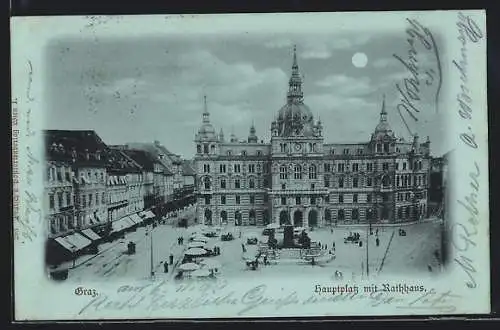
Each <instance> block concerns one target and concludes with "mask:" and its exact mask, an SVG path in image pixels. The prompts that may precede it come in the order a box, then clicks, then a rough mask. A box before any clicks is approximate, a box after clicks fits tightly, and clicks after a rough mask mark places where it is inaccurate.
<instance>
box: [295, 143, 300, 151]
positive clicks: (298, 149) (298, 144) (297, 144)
mask: <svg viewBox="0 0 500 330" xmlns="http://www.w3.org/2000/svg"><path fill="white" fill-rule="evenodd" d="M300 148H301V144H300V143H296V144H295V150H297V151H300Z"/></svg>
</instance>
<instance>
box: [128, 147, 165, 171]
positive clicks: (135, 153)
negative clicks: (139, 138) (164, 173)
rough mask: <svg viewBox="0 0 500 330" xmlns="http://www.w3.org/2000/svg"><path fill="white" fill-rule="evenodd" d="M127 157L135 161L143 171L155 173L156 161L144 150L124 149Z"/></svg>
mask: <svg viewBox="0 0 500 330" xmlns="http://www.w3.org/2000/svg"><path fill="white" fill-rule="evenodd" d="M122 151H123V153H124V154H125V155H127V156H128V157H130V158H131V159H133V160H134V161H135V162H136V163H137V164H139V165H140V166H141V167H142V168H143V169H145V170H147V171H153V169H154V163H155V162H157V161H156V159H155V158H154V157H153V156H152V155H150V154H149V153H148V152H146V151H144V150H138V149H124V150H122Z"/></svg>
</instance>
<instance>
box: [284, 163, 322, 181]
mask: <svg viewBox="0 0 500 330" xmlns="http://www.w3.org/2000/svg"><path fill="white" fill-rule="evenodd" d="M293 173H294V175H293V178H294V179H299V180H300V179H302V174H303V173H302V166H300V165H295V167H294V172H293ZM308 173H309V175H308V176H309V179H310V180H314V179H317V171H316V166H315V165H311V166H309V170H308ZM288 178H289V173H288V167H287V166H285V165H282V166H280V179H282V180H286V179H288Z"/></svg>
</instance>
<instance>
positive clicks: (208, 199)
mask: <svg viewBox="0 0 500 330" xmlns="http://www.w3.org/2000/svg"><path fill="white" fill-rule="evenodd" d="M263 198H264V203H267V202H269V196H268V195H264V196H263ZM204 199H205V205H210V203H211V201H212V197H211V196H204ZM234 200H235V203H236V204H237V205H239V204H241V196H239V195H236V196H235V197H234ZM226 202H227V196H220V203H221V204H222V205H225V204H226ZM249 202H250V204H255V196H254V195H250V196H249Z"/></svg>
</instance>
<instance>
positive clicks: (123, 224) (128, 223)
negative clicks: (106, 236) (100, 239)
mask: <svg viewBox="0 0 500 330" xmlns="http://www.w3.org/2000/svg"><path fill="white" fill-rule="evenodd" d="M133 225H135V223H134V222H133V221H132V220H131V219H130V218H129V217H125V218H121V219H120V220H117V221H114V222H113V223H112V224H111V226H112V230H111V231H112V232H113V233H116V232H119V231H122V230H124V229H127V228H129V227H132V226H133Z"/></svg>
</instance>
